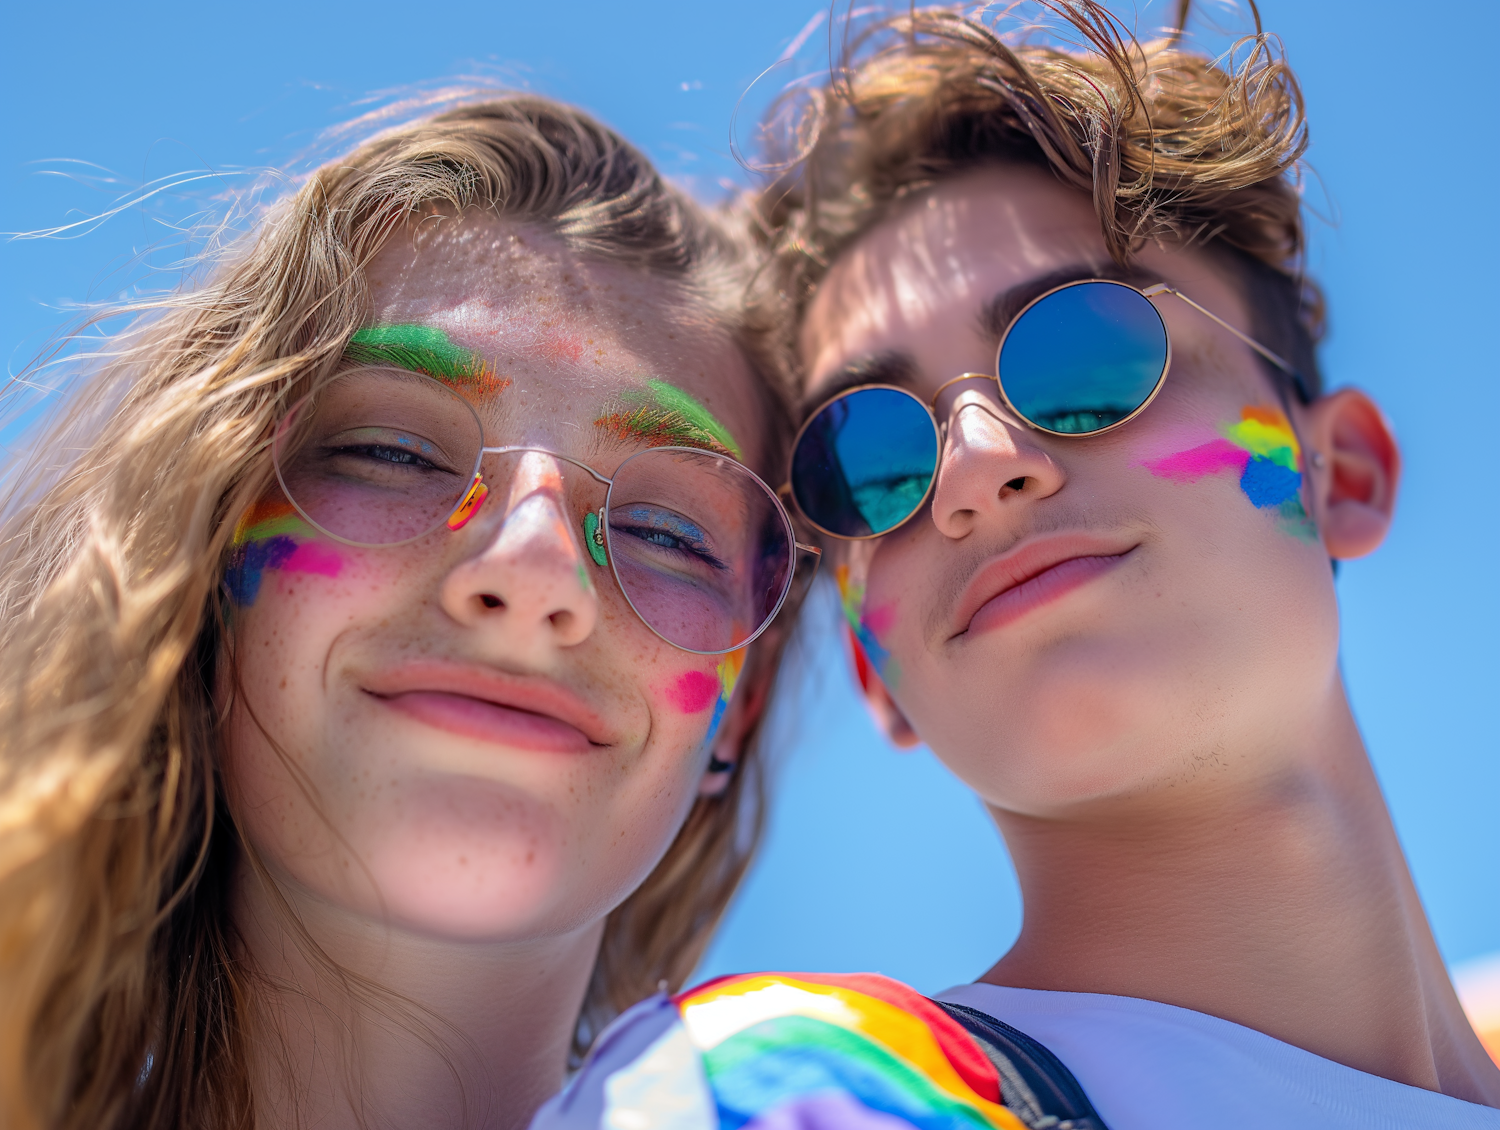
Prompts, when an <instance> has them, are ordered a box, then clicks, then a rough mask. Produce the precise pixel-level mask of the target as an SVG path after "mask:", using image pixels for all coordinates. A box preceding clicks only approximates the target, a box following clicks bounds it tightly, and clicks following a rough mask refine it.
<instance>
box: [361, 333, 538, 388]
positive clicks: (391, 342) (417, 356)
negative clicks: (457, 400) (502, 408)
mask: <svg viewBox="0 0 1500 1130" xmlns="http://www.w3.org/2000/svg"><path fill="white" fill-rule="evenodd" d="M344 356H346V357H348V358H349V359H350V360H351V361H357V362H359V363H360V364H362V365H395V366H398V367H399V368H402V369H411V370H413V371H414V372H418V373H426V374H427V375H428V376H429V377H436V378H437V379H438V380H440V381H442V382H444V383H445V384H450V385H462V386H465V387H473V388H477V389H478V390H480V391H481V392H499V391H500V390H501V389H503V388H504V387H505V386H506V385H508V384H510V381H508V380H500V379H499V377H498V376H496V374H495V370H494V369H493V368H491V367H490V366H489V365H486V364H485V362H484V358H483V357H481V356H479V354H477V353H473V352H471V351H470V350H467V349H462V348H460V347H459V346H456V345H454V344H453V342H451V341H450V340H449V339H448V335H447V334H445V333H444V332H443V331H442V330H439V329H434V328H433V327H432V326H419V325H398V326H366V327H365V328H364V329H361V330H356V331H355V332H354V336H353V337H351V338H350V339H349V344H348V345H347V346H346V347H345V348H344Z"/></svg>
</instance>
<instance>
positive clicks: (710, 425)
mask: <svg viewBox="0 0 1500 1130" xmlns="http://www.w3.org/2000/svg"><path fill="white" fill-rule="evenodd" d="M650 387H651V390H652V392H653V393H654V394H655V397H656V399H657V401H658V402H657V403H656V404H651V403H647V402H646V401H645V399H644V397H643V396H641V395H640V394H639V393H635V394H627V395H625V396H622V397H619V398H617V399H615V400H613V401H611V402H610V403H608V404H606V405H605V406H604V407H603V409H601V411H600V413H599V415H598V416H597V417H596V418H595V420H594V428H595V430H596V431H597V432H602V433H605V434H607V435H610V436H612V437H614V438H616V439H619V440H623V441H625V442H627V443H644V444H645V445H646V446H647V447H696V448H698V449H699V450H701V451H711V452H713V453H714V454H715V455H724V456H728V457H729V458H730V459H734V460H739V459H740V458H741V452H740V450H739V445H738V444H735V442H734V437H733V436H731V435H730V434H729V433H728V431H726V430H725V428H724V426H723V425H722V424H720V423H719V422H718V421H717V420H716V419H714V418H713V416H712V415H710V414H709V412H708V409H706V408H704V407H703V406H702V405H701V404H699V403H698V402H697V401H696V400H693V399H692V398H691V397H689V396H688V395H687V394H686V393H683V392H682V391H681V390H680V389H676V388H674V387H672V386H671V385H667V384H666V382H664V381H651V382H650ZM664 390H666V391H665V392H664ZM673 393H675V394H676V396H675V397H674V396H673V395H671V394H673ZM663 401H665V402H663Z"/></svg>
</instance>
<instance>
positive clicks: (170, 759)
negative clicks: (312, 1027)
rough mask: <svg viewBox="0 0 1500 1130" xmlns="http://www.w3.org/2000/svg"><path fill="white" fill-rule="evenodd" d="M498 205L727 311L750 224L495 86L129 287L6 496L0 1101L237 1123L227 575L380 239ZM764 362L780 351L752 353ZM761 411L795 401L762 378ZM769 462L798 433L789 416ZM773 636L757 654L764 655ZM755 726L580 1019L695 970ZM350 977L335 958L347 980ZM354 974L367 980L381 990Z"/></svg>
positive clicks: (121, 1118)
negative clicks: (790, 432) (429, 213)
mask: <svg viewBox="0 0 1500 1130" xmlns="http://www.w3.org/2000/svg"><path fill="white" fill-rule="evenodd" d="M430 208H440V209H449V210H453V211H459V212H461V211H463V210H464V209H493V210H495V211H497V212H499V213H501V214H503V215H505V216H506V217H508V218H514V219H517V220H521V221H528V222H532V223H535V224H537V225H538V226H540V227H543V228H545V229H548V230H550V231H552V232H554V233H556V234H557V235H558V236H559V237H560V238H561V239H563V240H564V241H565V242H566V243H567V244H569V245H571V246H572V247H574V248H576V249H579V250H581V251H583V252H586V253H588V254H592V255H596V256H598V257H600V258H602V259H606V260H611V261H614V262H619V263H625V264H629V265H632V266H634V267H637V268H639V269H641V270H643V271H649V272H653V273H655V274H656V275H659V276H662V277H665V278H668V279H674V280H679V281H680V282H681V284H682V285H683V287H684V288H687V290H688V291H689V292H690V293H696V294H699V295H701V296H702V297H703V299H704V301H706V302H709V303H711V304H712V305H713V306H714V307H715V308H716V309H717V310H719V311H720V312H721V314H722V317H723V324H724V326H725V327H726V329H728V330H729V331H731V332H735V333H737V332H738V330H737V328H736V327H737V322H736V320H735V319H736V316H737V315H736V314H735V313H734V312H733V311H734V310H735V309H736V308H737V307H738V304H739V299H740V297H741V293H742V283H741V281H740V279H741V278H742V270H743V263H744V256H743V254H742V252H741V250H740V248H739V246H738V244H737V243H736V239H735V238H734V237H732V236H730V235H727V234H726V233H725V230H724V229H723V228H722V227H721V226H719V225H718V224H717V223H716V222H714V221H713V220H712V219H711V218H710V217H707V216H705V215H704V214H703V213H701V212H700V211H699V210H698V209H697V208H695V207H694V206H693V205H692V204H691V203H690V202H689V201H688V200H686V199H685V198H684V197H683V196H681V195H680V194H679V193H678V192H677V191H675V190H674V189H672V188H670V187H669V186H667V185H666V184H665V183H664V182H663V181H662V180H661V179H660V178H659V177H658V176H657V174H656V173H655V172H654V171H653V170H652V168H651V166H650V165H649V164H648V162H647V161H646V159H645V158H644V157H643V156H642V155H641V154H640V153H638V152H637V151H636V150H635V149H633V148H631V147H630V146H629V145H627V144H626V143H625V142H624V141H622V140H621V139H620V138H619V137H618V136H616V135H615V134H614V133H612V132H611V131H609V130H608V129H606V128H604V127H602V126H600V125H599V124H597V123H596V122H594V121H592V120H591V119H590V118H588V117H587V116H585V115H584V114H582V113H580V112H578V111H575V110H572V109H569V108H567V107H563V106H559V105H557V104H555V103H552V102H549V101H547V100H544V99H540V98H535V97H526V96H508V97H502V98H494V97H490V99H489V100H487V101H482V102H474V103H471V104H468V105H464V106H462V107H461V108H458V109H455V110H450V111H449V112H445V113H441V114H437V115H435V116H432V117H429V118H427V119H426V120H423V121H419V122H417V123H415V124H413V125H409V126H405V127H402V128H400V129H396V130H394V131H392V132H390V133H388V134H386V135H385V136H383V137H380V138H377V139H376V140H373V141H371V142H369V143H367V144H365V145H363V146H361V147H359V148H358V149H356V150H355V151H354V152H353V153H352V154H350V155H348V156H347V157H345V158H343V159H341V160H339V161H336V162H332V163H330V164H327V165H325V166H324V167H322V168H321V169H319V170H318V171H316V172H315V173H314V174H313V175H312V176H311V177H310V178H309V179H308V180H307V181H306V182H305V183H304V184H302V186H301V187H300V188H299V189H298V190H297V191H296V192H295V193H294V194H292V195H291V196H290V198H289V199H287V200H284V201H283V202H281V203H280V204H279V205H277V206H275V207H273V208H272V209H271V210H270V212H269V213H268V215H267V216H266V218H265V219H264V221H263V222H261V223H260V224H258V225H257V227H256V228H255V230H253V231H252V232H251V233H250V234H249V235H248V236H247V237H246V238H244V239H242V240H241V241H239V242H238V244H236V245H232V246H231V247H230V248H229V250H228V252H226V253H224V254H223V255H222V256H221V257H219V258H218V259H216V260H215V262H214V263H212V264H210V267H211V270H210V272H209V274H208V276H207V278H206V281H203V282H202V283H201V284H200V285H197V286H196V287H193V286H186V287H184V288H182V289H181V290H180V291H179V292H177V293H175V294H173V295H170V296H168V297H165V298H162V299H160V300H157V301H154V302H150V303H142V304H139V305H136V306H133V307H131V308H130V309H129V310H128V311H127V313H131V314H134V315H136V316H137V317H136V321H135V322H134V323H133V324H132V327H131V329H130V330H129V331H128V332H122V333H120V334H118V335H116V336H115V337H114V338H106V339H105V343H104V350H103V351H102V352H108V353H109V354H110V355H109V356H108V357H107V358H105V359H104V360H102V361H100V362H99V363H98V364H96V365H95V366H94V369H93V371H92V372H91V373H90V374H88V375H86V376H85V377H83V378H82V379H81V380H80V383H79V387H78V388H77V389H76V391H75V393H74V395H73V396H72V397H70V398H69V400H68V402H67V405H66V406H65V408H64V410H63V412H62V413H61V414H60V415H59V417H58V419H57V420H56V422H54V424H53V425H52V426H51V428H50V431H48V432H47V433H46V434H45V436H44V437H43V439H42V440H40V441H39V442H37V443H35V444H32V445H30V446H29V447H28V452H29V454H27V455H26V456H25V457H24V458H23V459H22V460H21V463H20V464H18V465H16V466H14V467H13V468H12V470H11V474H10V481H9V483H8V484H6V490H5V493H4V495H3V496H0V515H3V520H0V1123H3V1124H4V1125H5V1126H7V1127H11V1128H12V1130H31V1128H34V1127H43V1126H45V1127H59V1128H60V1127H69V1128H74V1127H76V1128H79V1130H101V1128H107V1127H122V1126H135V1127H150V1128H161V1130H168V1128H171V1130H178V1128H188V1127H212V1128H214V1130H227V1128H232V1127H243V1128H249V1127H252V1126H253V1125H255V1121H256V1116H255V1110H254V1104H253V1102H252V1093H251V1086H250V1074H249V1066H248V1065H249V1049H248V1044H247V1034H246V1033H247V1017H248V1015H249V1012H250V1010H251V1008H252V1006H253V1004H254V1002H255V1000H256V999H257V992H258V989H259V988H260V986H259V984H258V982H257V980H256V977H255V971H254V970H252V969H247V968H246V967H245V965H244V963H243V960H242V958H241V957H240V953H239V947H238V945H237V940H236V938H235V936H234V932H233V928H232V926H231V924H230V921H229V914H228V902H227V896H228V887H229V877H230V875H231V874H232V873H233V872H234V869H235V868H236V867H237V866H242V865H246V864H247V863H248V865H250V866H251V868H252V871H256V870H257V869H256V868H255V867H254V864H255V860H254V859H253V857H250V858H248V860H247V852H246V847H245V845H244V844H243V842H242V840H241V838H240V836H239V833H238V831H237V829H236V828H235V827H234V825H233V822H232V820H231V819H230V816H229V814H228V812H227V809H226V806H225V804H224V794H223V790H222V785H221V782H220V781H219V779H218V777H217V772H218V771H217V768H216V766H217V753H218V742H219V730H218V723H219V721H220V718H221V717H222V712H223V710H224V705H225V704H223V703H222V702H215V699H214V693H213V689H214V687H215V686H216V677H217V676H216V672H218V670H219V669H220V668H221V666H222V665H223V664H224V663H225V662H226V659H227V657H226V654H225V622H226V617H227V611H228V609H227V606H226V604H225V601H226V600H227V597H225V596H224V594H223V590H222V588H221V580H222V577H223V573H224V567H225V561H226V554H227V550H228V547H229V542H230V538H231V533H232V528H233V526H234V523H235V520H236V518H237V517H238V515H240V514H241V513H242V512H243V511H244V510H245V508H246V507H247V506H249V505H250V504H251V503H252V502H253V501H254V500H256V499H257V498H259V497H260V496H261V494H262V493H263V492H264V491H265V490H266V489H267V488H268V486H269V484H270V482H271V470H270V465H269V457H268V437H269V435H270V432H271V429H272V426H273V424H274V422H275V421H276V420H277V419H278V418H279V417H280V416H281V415H282V414H283V413H284V411H285V410H286V409H287V407H288V406H289V405H291V404H293V403H295V402H296V400H297V399H298V398H299V397H300V396H301V395H304V394H305V392H306V391H307V390H308V389H309V388H311V387H312V386H313V385H314V383H315V382H317V381H319V380H322V379H326V378H327V377H328V376H329V375H331V374H332V373H333V371H334V370H335V368H336V367H337V366H338V364H339V362H340V359H341V358H342V356H343V355H344V351H345V347H346V345H347V343H348V341H349V339H350V336H351V334H352V333H353V332H354V331H355V330H356V329H357V328H358V327H359V326H360V325H361V320H362V318H363V317H364V316H365V312H366V292H365V284H364V280H363V274H362V265H363V264H365V263H367V262H368V261H369V260H370V258H371V257H372V256H373V255H374V254H375V253H376V251H378V249H379V248H380V247H381V246H382V244H383V243H384V242H385V241H386V239H387V238H388V237H389V236H391V235H392V233H393V232H395V231H396V230H398V229H399V228H400V227H401V226H402V225H403V224H405V223H407V222H408V220H409V219H410V218H411V217H412V216H413V215H414V214H415V213H417V212H419V211H421V210H425V209H430ZM762 375H763V376H764V372H762ZM764 392H765V396H764V400H765V402H766V406H767V412H768V415H769V416H770V418H771V421H772V423H771V427H770V434H771V435H772V436H773V439H774V437H776V436H778V435H782V434H783V433H784V431H785V425H786V422H787V418H788V411H789V409H788V407H787V397H786V395H785V392H784V390H782V389H780V388H779V387H777V386H775V385H774V383H773V382H772V381H771V380H770V378H769V377H767V378H766V380H765V389H764ZM770 458H772V459H777V458H779V454H778V450H777V449H776V447H775V443H774V442H773V444H772V451H771V455H770ZM780 638H781V636H780V635H771V636H770V637H769V638H768V637H763V640H765V641H766V642H765V645H764V646H763V645H762V644H761V643H757V644H756V645H755V646H754V648H753V649H752V652H751V655H750V656H749V660H748V665H747V669H746V671H745V678H746V680H747V683H748V684H749V685H750V686H752V687H753V686H755V685H756V680H757V672H760V673H764V672H765V671H766V670H767V669H768V667H770V666H772V665H774V663H775V660H776V654H775V652H776V650H777V647H778V640H779V639H780ZM753 751H754V735H753V734H752V735H751V737H750V738H749V739H748V740H747V743H746V748H745V749H744V750H743V751H742V759H741V762H740V768H739V771H738V772H737V773H736V774H735V776H734V778H733V780H732V783H731V785H730V787H729V788H728V790H727V791H726V792H725V793H724V794H723V795H721V796H718V797H713V798H700V799H699V800H698V801H697V803H696V804H695V806H694V807H693V809H692V810H691V812H690V814H689V815H688V818H687V821H686V824H685V825H684V827H683V828H682V829H681V832H680V834H679V835H678V836H677V838H676V840H675V842H674V843H673V844H672V846H671V848H670V849H669V850H668V852H667V854H666V856H665V858H663V860H662V861H661V863H660V864H659V865H658V866H657V868H656V869H655V871H654V872H653V873H652V875H651V876H650V877H649V878H648V879H647V880H646V882H645V883H644V884H643V885H642V886H641V887H640V888H639V889H638V890H637V891H636V892H635V893H634V894H633V895H631V897H630V898H628V899H627V900H626V901H625V902H624V903H623V904H622V905H621V906H620V907H619V908H617V909H616V910H615V911H614V912H613V913H612V914H611V915H610V916H609V919H608V922H607V924H606V928H605V932H604V939H603V945H602V948H601V951H600V954H599V958H598V962H597V965H596V968H595V971H594V975H593V979H592V982H591V984H590V986H589V988H588V992H587V996H586V999H585V1002H584V1007H583V1013H582V1016H581V1018H580V1024H579V1029H578V1032H579V1039H578V1041H575V1042H581V1041H584V1040H586V1039H587V1038H588V1037H589V1034H590V1033H593V1032H597V1030H598V1028H599V1026H600V1024H601V1023H602V1022H604V1021H605V1020H607V1019H608V1018H609V1017H610V1016H611V1015H613V1014H614V1013H615V1012H616V1011H618V1010H619V1009H620V1008H622V1007H624V1006H625V1005H628V1004H630V1003H632V1002H634V1001H636V1000H638V999H640V998H641V997H643V996H646V995H649V994H650V993H651V992H652V991H654V990H655V989H656V987H657V985H658V983H660V982H663V981H664V982H666V983H668V984H669V985H672V986H676V985H679V984H681V982H682V981H683V980H684V979H685V978H686V977H687V975H688V974H689V973H690V972H691V970H692V968H693V967H694V965H695V964H696V963H697V961H698V959H699V957H700V956H701V954H702V951H703V949H704V947H705V945H706V943H707V940H708V937H709V932H710V931H711V929H712V928H713V926H714V925H715V923H716V922H717V920H718V918H719V917H720V915H721V913H722V912H723V910H724V908H725V906H726V904H727V902H728V900H729V898H730V895H731V894H732V892H733V890H734V888H735V886H736V884H737V882H738V881H739V879H740V877H741V875H742V874H743V872H744V869H745V867H746V865H747V862H748V859H749V856H750V852H751V850H752V849H753V847H754V845H755V843H756V841H757V838H758V835H759V830H760V812H761V803H760V788H761V785H760V777H759V774H758V765H757V761H756V759H755V758H754V756H752V754H753ZM346 986H347V982H346ZM360 999H364V1000H367V999H368V995H366V996H365V997H361V998H360Z"/></svg>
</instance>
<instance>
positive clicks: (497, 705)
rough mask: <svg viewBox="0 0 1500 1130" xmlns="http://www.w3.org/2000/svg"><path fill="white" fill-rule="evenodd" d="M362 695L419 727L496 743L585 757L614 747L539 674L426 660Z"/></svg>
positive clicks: (588, 715)
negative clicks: (603, 747) (595, 750)
mask: <svg viewBox="0 0 1500 1130" xmlns="http://www.w3.org/2000/svg"><path fill="white" fill-rule="evenodd" d="M361 689H363V690H364V691H365V693H367V694H369V695H371V696H373V697H374V698H377V699H379V700H380V701H381V702H383V703H385V704H386V705H387V706H390V707H391V708H392V709H394V710H399V711H400V712H401V713H403V714H406V715H407V716H409V717H411V718H415V719H416V720H417V721H419V722H423V723H425V724H427V725H429V726H434V727H436V728H437V729H440V730H447V731H448V732H449V733H453V734H459V735H461V736H463V737H467V738H476V739H478V740H479V741H485V742H493V743H494V744H496V745H504V746H510V747H512V748H517V749H531V750H537V751H540V752H544V753H586V752H588V751H589V750H590V749H592V748H594V747H595V746H598V745H607V744H610V743H609V740H608V733H607V728H606V726H605V724H604V720H603V719H602V718H601V717H600V716H599V715H598V714H596V713H595V712H594V711H592V710H590V709H589V707H588V706H587V705H585V704H584V702H583V701H582V700H581V699H580V698H578V696H577V695H575V694H573V692H572V691H569V690H567V689H566V688H564V687H562V686H559V685H558V684H557V683H555V682H553V681H552V680H550V679H543V678H539V677H537V676H530V677H525V678H522V677H517V676H514V675H506V674H504V673H502V672H498V671H491V670H486V669H484V668H479V667H473V666H470V665H468V664H459V663H447V662H441V661H431V660H428V661H424V662H421V663H415V664H409V665H406V666H402V667H398V668H393V669H391V670H389V671H382V672H379V673H377V674H375V675H372V676H369V677H367V678H365V679H363V680H361Z"/></svg>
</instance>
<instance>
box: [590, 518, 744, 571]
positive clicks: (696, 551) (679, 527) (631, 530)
mask: <svg viewBox="0 0 1500 1130" xmlns="http://www.w3.org/2000/svg"><path fill="white" fill-rule="evenodd" d="M621 517H622V518H634V519H636V520H637V521H638V522H642V523H645V522H648V521H654V522H655V523H656V524H654V525H645V524H643V525H638V526H627V525H623V524H620V525H616V526H615V527H614V528H615V530H616V531H618V532H620V533H624V534H629V535H630V536H632V537H638V538H640V539H641V540H642V541H646V542H650V543H651V544H652V545H656V546H660V547H661V548H662V549H665V550H668V551H673V552H679V553H689V554H691V555H692V556H694V557H696V558H698V559H699V560H700V561H702V562H704V563H705V564H707V565H708V566H710V567H711V568H714V569H725V568H727V566H726V565H725V564H724V562H723V561H721V560H720V559H719V558H718V557H716V556H714V554H713V553H712V552H710V551H709V548H708V541H707V539H706V538H704V537H703V534H702V531H700V530H699V529H698V528H697V527H696V526H692V525H691V524H690V523H688V522H687V521H686V520H684V519H677V518H674V517H672V516H668V515H665V514H661V513H659V512H653V511H646V510H640V509H636V510H629V511H626V512H625V513H623V514H622V515H621ZM667 526H671V527H674V528H671V529H668V528H665V527H667ZM661 538H671V539H672V540H673V541H676V542H678V543H680V544H678V545H664V544H663V543H662V541H661V540H659V539H661Z"/></svg>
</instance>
